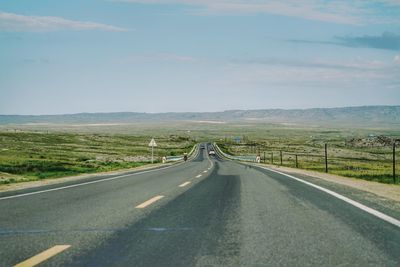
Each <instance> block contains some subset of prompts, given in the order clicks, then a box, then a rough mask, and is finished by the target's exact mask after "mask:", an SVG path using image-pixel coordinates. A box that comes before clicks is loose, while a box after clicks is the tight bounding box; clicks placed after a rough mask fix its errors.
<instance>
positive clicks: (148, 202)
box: [136, 196, 164, 209]
mask: <svg viewBox="0 0 400 267" xmlns="http://www.w3.org/2000/svg"><path fill="white" fill-rule="evenodd" d="M163 197H164V196H155V197H153V198H150V199H149V200H147V201H145V202H143V203H142V204H140V205H137V206H136V208H137V209H143V208H146V207H147V206H149V205H151V204H153V203H154V202H156V201H157V200H160V199H162V198H163Z"/></svg>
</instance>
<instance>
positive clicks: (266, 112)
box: [0, 106, 400, 126]
mask: <svg viewBox="0 0 400 267" xmlns="http://www.w3.org/2000/svg"><path fill="white" fill-rule="evenodd" d="M166 121H224V122H239V121H241V122H243V121H247V122H254V123H256V122H261V123H265V122H271V123H297V124H299V123H301V124H314V125H315V124H316V125H342V126H352V125H358V126H400V106H361V107H344V108H312V109H289V110H286V109H262V110H227V111H222V112H181V113H173V112H169V113H135V112H116V113H79V114H66V115H39V116H31V115H0V124H27V123H55V124H89V123H90V124H91V123H137V122H166Z"/></svg>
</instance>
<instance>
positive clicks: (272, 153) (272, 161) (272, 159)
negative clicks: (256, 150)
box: [271, 152, 274, 165]
mask: <svg viewBox="0 0 400 267" xmlns="http://www.w3.org/2000/svg"><path fill="white" fill-rule="evenodd" d="M271 164H272V165H274V152H271Z"/></svg>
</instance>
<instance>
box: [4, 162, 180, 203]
mask: <svg viewBox="0 0 400 267" xmlns="http://www.w3.org/2000/svg"><path fill="white" fill-rule="evenodd" d="M184 163H185V162H182V163H178V164H175V165H171V166H168V167H164V168H158V169H153V170H147V171H139V172H135V173H131V174H124V175H120V176H115V177H110V178H104V179H100V180H96V181H90V182H84V183H79V184H73V185H67V186H62V187H57V188H52V189H46V190H40V191H35V192H30V193H25V194H19V195H14V196H7V197H0V201H1V200H6V199H12V198H18V197H26V196H31V195H37V194H43V193H48V192H53V191H58V190H64V189H68V188H74V187H78V186H83V185H89V184H96V183H101V182H107V181H112V180H117V179H121V178H124V177H128V176H136V175H140V174H145V173H149V172H155V171H161V170H166V169H169V168H172V167H177V166H179V165H182V164H184Z"/></svg>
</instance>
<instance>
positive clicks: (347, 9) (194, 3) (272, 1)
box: [109, 0, 400, 24]
mask: <svg viewBox="0 0 400 267" xmlns="http://www.w3.org/2000/svg"><path fill="white" fill-rule="evenodd" d="M109 1H112V2H130V3H141V4H181V5H186V6H190V7H194V8H197V9H196V10H197V11H196V12H198V13H201V14H205V13H206V14H209V13H211V14H212V13H224V14H260V13H268V14H276V15H284V16H290V17H298V18H305V19H310V20H317V21H326V22H334V23H341V24H366V23H388V22H391V23H399V22H400V19H399V18H398V17H396V16H394V17H388V16H389V15H387V14H382V13H381V12H380V11H378V10H374V8H373V6H374V5H373V4H374V3H375V4H379V5H383V6H384V7H387V8H392V9H393V8H395V9H398V8H400V1H397V0H373V1H368V2H367V1H364V0H354V1H347V0H331V1H320V0H286V1H281V0H109ZM198 8H200V10H199V9H198Z"/></svg>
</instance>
